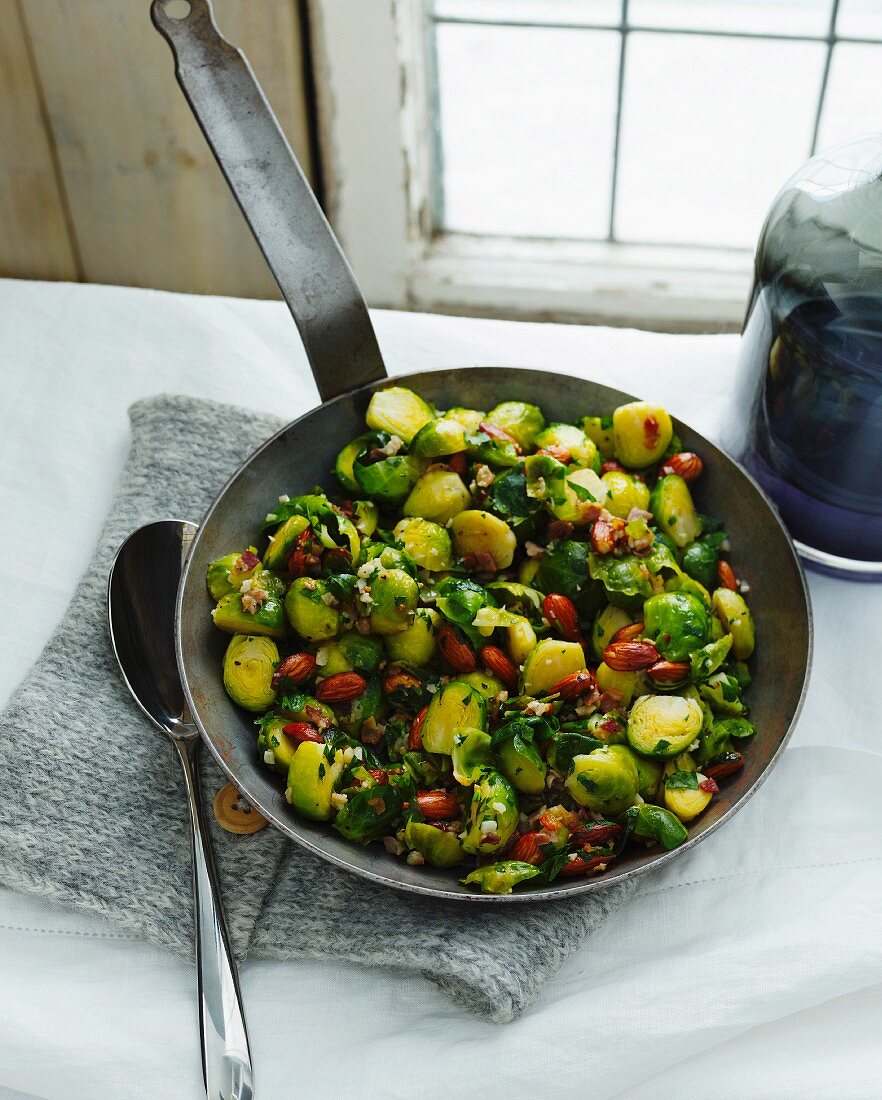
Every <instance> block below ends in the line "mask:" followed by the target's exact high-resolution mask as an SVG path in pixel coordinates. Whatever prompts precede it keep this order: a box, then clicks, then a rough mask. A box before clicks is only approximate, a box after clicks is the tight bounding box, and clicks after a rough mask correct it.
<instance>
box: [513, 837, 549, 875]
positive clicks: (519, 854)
mask: <svg viewBox="0 0 882 1100" xmlns="http://www.w3.org/2000/svg"><path fill="white" fill-rule="evenodd" d="M550 842H551V837H550V836H549V835H548V833H540V832H535V833H524V834H523V835H522V836H519V837H518V839H517V840H516V841H515V843H514V846H513V847H512V848H511V850H510V851H509V853H508V855H507V856H506V859H513V860H516V861H517V862H518V863H532V864H533V866H534V867H536V866H538V865H539V864H540V863H541V862H542V861H543V860H544V859H545V855H544V853H543V852H542V851H541V849H542V846H543V845H544V844H549V843H550Z"/></svg>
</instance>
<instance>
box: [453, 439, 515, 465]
mask: <svg viewBox="0 0 882 1100" xmlns="http://www.w3.org/2000/svg"><path fill="white" fill-rule="evenodd" d="M466 452H467V454H468V456H469V458H471V459H474V460H475V461H476V462H481V463H484V464H485V465H487V466H502V467H503V469H514V468H515V467H516V466H518V465H519V463H520V457H519V455H518V449H517V447H516V446H515V444H514V443H513V442H512V441H511V440H509V439H494V438H493V436H490V435H488V434H487V433H486V432H471V433H470V434H469V435H467V436H466Z"/></svg>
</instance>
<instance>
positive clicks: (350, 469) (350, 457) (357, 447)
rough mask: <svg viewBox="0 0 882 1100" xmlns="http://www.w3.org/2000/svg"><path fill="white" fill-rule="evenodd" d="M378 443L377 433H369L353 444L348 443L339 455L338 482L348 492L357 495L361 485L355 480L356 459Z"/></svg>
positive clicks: (335, 469)
mask: <svg viewBox="0 0 882 1100" xmlns="http://www.w3.org/2000/svg"><path fill="white" fill-rule="evenodd" d="M377 442H378V440H377V435H376V433H375V432H367V433H365V434H364V435H360V436H358V437H357V438H356V439H353V440H352V442H351V443H347V444H346V446H345V447H344V448H343V450H342V451H341V452H340V453H339V454H338V455H337V461H336V463H335V464H334V473H335V474H336V475H337V480H338V481H339V482H340V484H341V485H342V486H343V488H344V489H346V490H347V491H348V492H350V493H357V492H358V490H359V484H358V482H357V481H356V480H355V470H354V466H355V459H356V457H357V456H358V455H359V454H360V453H361V452H362V451H363V450H364V449H365V448H366V447H370V446H373V445H374V444H375V443H377Z"/></svg>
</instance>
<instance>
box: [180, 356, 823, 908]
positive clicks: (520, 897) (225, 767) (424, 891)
mask: <svg viewBox="0 0 882 1100" xmlns="http://www.w3.org/2000/svg"><path fill="white" fill-rule="evenodd" d="M449 370H457V371H458V370H480V371H482V372H497V371H498V372H500V373H501V374H507V375H510V374H513V373H517V372H521V371H523V372H524V373H531V374H538V373H541V374H548V375H549V377H555V376H557V375H559V373H560V372H558V371H551V370H548V371H546V370H543V369H541V368H535V367H515V366H506V367H482V366H478V365H474V366H470V367H446V368H445V367H437V368H434V369H430V370H423V371H415V372H412V373H410V374H400V375H393V376H390V377H387V378H382V379H379V380H377V381H374V382H368V383H366V384H365V385H363V386H358V387H356V388H355V389H353V390H348V391H347V392H346V393H343V394H340V395H338V396H337V397H334V398H332V399H331V400H330V401H326V402H324V403H322V404H320V405H317V406H315V407H314V408H311V409H309V410H308V411H307V412H305V413H303V414H301V415H300V416H298V417H296V418H295V419H294V420H291V421H289V422H288V423H286V424H284V425H283V426H282V427H281V428H279V430H278V431H277V432H274V433H273V434H272V435H271V436H270V437H269V438H267V439H266V440H264V441H263V442H262V443H261V444H260V445H259V446H258V447H256V448H255V449H254V450H253V451H252V452H251V453H250V454H249V455H248V456H247V457H246V458H245V459H244V460H243V461H242V462H241V463H240V464H239V466H238V467H237V468H236V470H235V471H234V472H233V473H232V475H231V476H230V477H229V478H228V479H227V481H226V482H225V483H224V485H223V486H222V488H221V489H220V491H219V492H218V493H217V495H216V496H215V498H214V500H213V501H212V503H211V504H210V505H209V507H208V509H207V510H206V512H205V514H204V515H203V517H202V519H201V520H200V522H199V526H198V530H197V532H196V535H195V537H194V539H193V541H192V543H191V545H190V550H189V552H188V554H187V559H186V561H185V562H184V564H183V567H182V569H181V578H180V582H179V585H178V592H177V598H176V600H175V619H174V625H175V658H176V661H177V665H178V673H179V676H180V679H181V686H182V688H183V692H184V698H185V699H186V702H187V706H188V708H189V710H190V714H191V715H192V717H193V721H194V722H195V724H196V726H197V727H198V729H199V733H200V736H201V739H202V741H203V742H204V744H205V745H206V746H207V747H208V749H209V751H210V752H211V755H212V756H213V758H214V759H215V760H216V761H217V763H218V765H219V766H220V768H221V770H222V771H223V773H224V774H225V775H226V776H227V778H228V779H229V780H230V782H231V783H233V784H234V785H235V786H237V787H238V788H239V789H240V790H241V791H242V793H243V794H244V795H245V796H246V797H247V798H248V799H249V801H250V802H252V804H253V805H254V806H256V807H257V809H258V810H259V811H260V813H261V814H262V815H263V816H264V817H265V818H266V819H267V821H268V823H269V824H270V825H272V826H273V827H274V828H276V829H278V830H279V832H281V833H282V834H283V835H284V836H286V837H287V838H288V839H289V840H291V841H294V842H295V843H296V844H298V845H300V846H301V847H303V848H305V849H306V850H307V851H310V852H312V853H313V854H314V855H316V856H318V857H319V858H321V859H323V860H326V861H327V862H329V863H332V864H334V865H335V866H337V867H340V868H341V869H342V870H344V871H347V872H349V873H350V874H354V875H357V876H359V877H360V878H363V879H366V880H368V881H370V882H373V883H374V884H375V885H379V886H387V887H391V888H392V889H396V890H401V891H404V892H406V893H411V894H417V895H420V896H423V897H431V898H436V899H440V900H444V901H450V902H456V903H460V904H462V903H467V904H479V905H480V904H500V903H502V904H513V905H517V904H536V903H541V902H545V901H551V900H560V899H563V898H573V897H577V896H581V895H585V894H589V893H592V892H594V891H596V890H602V889H604V888H608V887H611V886H614V885H616V884H617V883H620V882H624V881H626V880H629V879H634V878H636V877H638V876H640V875H643V874H645V873H646V872H648V871H655V870H658V869H660V868H662V867H665V866H667V865H668V864H669V863H670V862H671V861H672V860H673V859H675V858H677V857H678V856H680V855H683V854H684V853H686V852H687V851H690V850H691V849H692V848H694V847H695V846H696V845H697V844H699V843H701V841H703V840H704V839H705V838H706V837H709V836H710V835H711V834H712V833H715V832H716V831H717V829H719V828H720V826H721V825H723V823H724V822H728V821H729V820H731V818H732V817H733V816H734V815H735V814H736V813H737V812H738V811H739V810H740V809H741V808H742V807H743V806H744V805H745V804H746V803H747V802H749V801H750V799H751V798H752V797H753V796H754V795H755V794H756V792H757V791H758V790H759V789H760V787H761V786H762V785H763V783H764V782H765V781H766V779H767V778H768V776H769V774H770V773H771V772H772V770H773V769H774V768H775V766H776V765H777V763H778V761H779V760H780V758H781V755H782V753H783V752H784V749H785V748H786V747H787V745H788V743H789V741H790V738H791V737H792V735H793V731H794V729H795V727H796V724H797V722H798V721H799V718H800V715H801V714H802V709H803V706H804V704H805V698H806V694H807V691H808V684H809V678H810V674H811V668H812V659H813V656H814V622H813V613H812V605H811V597H810V593H809V589H808V584H807V582H806V576H805V570H804V569H803V566H802V562H801V560H800V557H799V555H798V553H797V551H796V548H795V546H794V544H793V539H792V538H791V537H790V534H789V532H788V531H787V528H786V527H785V526H784V524H783V522H782V520H781V517H780V515H779V514H778V511H777V509H776V508H775V506H774V504H773V503H772V501H771V500H770V499H769V497H768V495H767V494H766V493H765V491H764V490H763V489H762V487H761V486H760V485H759V484H758V483H757V482H756V480H755V479H754V478H753V477H752V476H751V475H750V473H748V471H747V470H745V469H744V467H743V466H742V465H741V464H740V463H738V462H736V461H735V459H733V458H732V457H731V456H730V455H729V454H727V453H726V452H725V451H723V450H722V448H720V447H719V446H718V445H717V444H715V443H713V442H712V441H711V440H708V439H706V438H705V437H704V436H703V435H701V433H699V432H697V431H695V429H693V428H691V427H690V426H689V425H686V424H685V421H681V423H683V424H684V425H685V426H686V427H688V428H689V431H691V432H693V433H694V434H695V435H696V436H698V437H699V438H700V439H701V440H702V441H703V442H705V443H707V444H709V445H710V446H711V447H713V448H714V450H717V451H719V452H720V453H721V454H723V455H724V457H725V458H726V459H728V461H729V462H731V463H732V465H733V466H734V467H736V469H737V470H738V471H739V472H740V473H741V474H742V476H743V477H744V478H745V479H746V481H747V482H748V483H749V484H750V485H751V486H752V487H753V489H754V490H755V491H756V492H757V494H758V495H759V496H760V497H761V499H762V500H763V502H764V503H765V505H766V508H767V510H768V513H769V518H770V519H771V520H772V521H773V522H774V524H775V525H776V526H777V528H778V530H779V532H780V533H781V535H783V537H784V541H785V544H786V546H787V549H788V553H789V554H790V559H791V564H792V565H793V566H794V568H795V571H796V576H797V577H798V580H799V591H800V592H801V594H802V606H803V610H804V613H805V620H806V623H805V625H806V643H807V644H806V662H805V667H804V669H803V672H802V683H801V685H800V691H799V698H798V700H797V703H796V707H795V709H794V711H793V715H792V717H791V719H790V722H789V724H788V726H787V729H786V731H785V732H784V734H783V736H782V737H781V740H780V742H779V744H778V747H777V748H776V750H775V752H774V753H773V754H772V756H770V757H769V759H768V760H767V761H766V763H765V766H764V767H763V769H762V771H761V772H760V773H759V775H757V777H756V779H755V780H754V782H753V783H752V784H751V786H750V787H748V788H747V789H746V790H745V791H743V792H742V793H741V794H740V795H739V797H738V798H737V799H736V800H735V801H734V802H733V804H732V805H731V806H730V807H729V808H728V809H727V810H726V811H725V812H724V813H723V814H722V815H721V816H720V817H719V818H718V819H717V820H716V821H714V822H712V823H711V824H710V825H709V826H707V827H706V828H705V829H703V830H702V832H701V833H699V834H698V835H697V836H691V837H689V839H688V840H687V841H685V843H683V844H681V845H680V846H679V847H678V848H674V849H673V850H672V851H668V852H659V853H658V854H657V855H656V856H655V857H654V858H652V859H650V860H649V861H648V862H646V863H644V864H643V865H641V866H636V867H627V866H626V867H625V868H623V869H622V870H621V871H619V872H618V873H616V872H613V873H612V874H606V875H604V876H603V877H600V878H594V879H591V880H589V881H587V882H570V883H568V884H567V885H565V886H555V885H554V884H551V885H550V886H549V887H548V888H547V889H536V890H531V891H525V892H523V893H514V892H513V893H511V894H484V893H463V892H459V891H455V890H445V889H443V888H440V887H437V886H422V885H419V884H418V883H412V882H402V881H401V880H399V879H397V878H395V877H393V876H392V875H389V874H383V873H380V872H377V871H373V870H371V869H369V868H366V867H359V866H356V865H354V864H353V863H350V862H347V861H346V860H345V859H341V858H340V857H338V856H336V855H334V854H332V853H330V852H327V851H325V850H324V849H323V848H321V847H319V846H318V845H317V844H315V843H313V842H312V841H311V840H310V839H309V838H307V837H304V836H301V835H299V834H298V833H296V832H295V831H294V829H293V826H291V825H290V824H289V823H288V822H287V820H286V818H285V817H283V816H281V815H279V814H278V813H277V812H276V811H275V809H273V808H272V807H271V806H270V805H269V804H268V803H267V802H266V801H265V800H264V799H263V798H262V797H261V796H260V795H256V796H255V795H254V793H253V792H252V791H249V790H248V789H246V787H245V786H243V785H242V781H241V777H239V776H237V775H236V771H235V769H234V768H231V767H230V766H229V764H228V763H227V762H226V760H225V759H224V757H223V754H222V753H221V752H220V750H219V749H218V748H217V747H216V745H215V744H214V742H213V740H212V738H211V736H210V734H209V733H208V731H207V729H206V728H205V725H204V724H203V721H202V718H201V715H200V713H199V709H198V706H197V703H196V700H195V698H194V696H193V692H192V690H191V687H190V682H189V678H188V675H187V666H186V658H185V654H184V646H183V631H182V618H183V603H184V594H185V590H186V588H187V585H188V582H189V578H190V568H191V564H192V562H193V558H194V551H195V550H196V548H197V546H198V544H199V540H200V539H201V537H202V533H203V531H204V529H205V525H206V523H207V521H208V520H210V519H211V517H212V516H213V515H214V513H215V511H216V510H217V509H218V507H219V506H220V504H221V502H222V501H223V499H224V497H225V496H226V494H227V492H228V490H229V489H230V487H231V486H232V485H233V483H234V482H236V481H237V480H238V478H239V477H240V476H241V475H242V474H243V472H244V471H245V470H246V469H247V468H248V467H249V466H250V465H251V464H252V463H253V462H254V461H255V460H256V459H257V458H258V457H259V456H260V455H262V454H263V453H264V451H266V450H267V449H269V448H270V447H271V446H273V444H274V443H275V442H276V441H277V440H278V439H280V438H281V437H282V436H283V435H285V434H286V433H287V432H288V431H290V429H291V428H292V427H293V426H295V425H297V424H300V423H302V422H303V421H305V420H306V419H307V418H308V417H310V416H312V415H313V414H314V413H316V412H317V411H318V410H319V409H326V408H333V406H334V405H336V404H338V403H341V402H343V401H348V400H349V399H351V398H352V397H353V396H356V395H358V394H365V393H368V392H372V391H374V390H376V389H381V388H383V387H384V386H388V385H392V384H396V383H398V384H400V383H405V382H408V381H414V380H415V379H419V378H424V377H425V376H426V375H428V374H436V373H442V372H444V371H449ZM578 380H579V381H584V382H585V383H587V384H594V385H602V386H605V384H604V383H602V382H600V383H599V382H596V381H595V380H593V379H587V378H586V379H578ZM605 388H606V389H608V390H612V391H613V392H615V393H616V394H618V395H620V396H621V398H622V399H623V402H627V401H634V400H638V399H637V398H635V397H633V396H631V395H629V394H627V393H625V392H624V391H622V390H618V389H616V388H615V387H612V386H605Z"/></svg>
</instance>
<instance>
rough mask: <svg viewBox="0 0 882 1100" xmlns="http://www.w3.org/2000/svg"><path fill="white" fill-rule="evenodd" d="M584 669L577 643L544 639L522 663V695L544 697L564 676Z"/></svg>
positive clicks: (583, 660)
mask: <svg viewBox="0 0 882 1100" xmlns="http://www.w3.org/2000/svg"><path fill="white" fill-rule="evenodd" d="M585 667H586V663H585V651H584V650H583V649H582V647H581V645H579V643H578V642H562V641H559V640H558V639H557V638H545V639H543V641H541V642H539V643H538V644H537V645H536V646H535V647H534V649H533V650H532V652H531V653H530V654H529V656H528V657H527V659H526V661H525V662H524V673H523V675H524V695H544V694H546V693H547V692H548V691H549V690H550V689H551V688H552V687H554V685H555V684H556V683H558V681H560V680H562V679H563V678H564V676H569V675H570V673H573V672H581V671H582V669H583V668H585Z"/></svg>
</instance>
